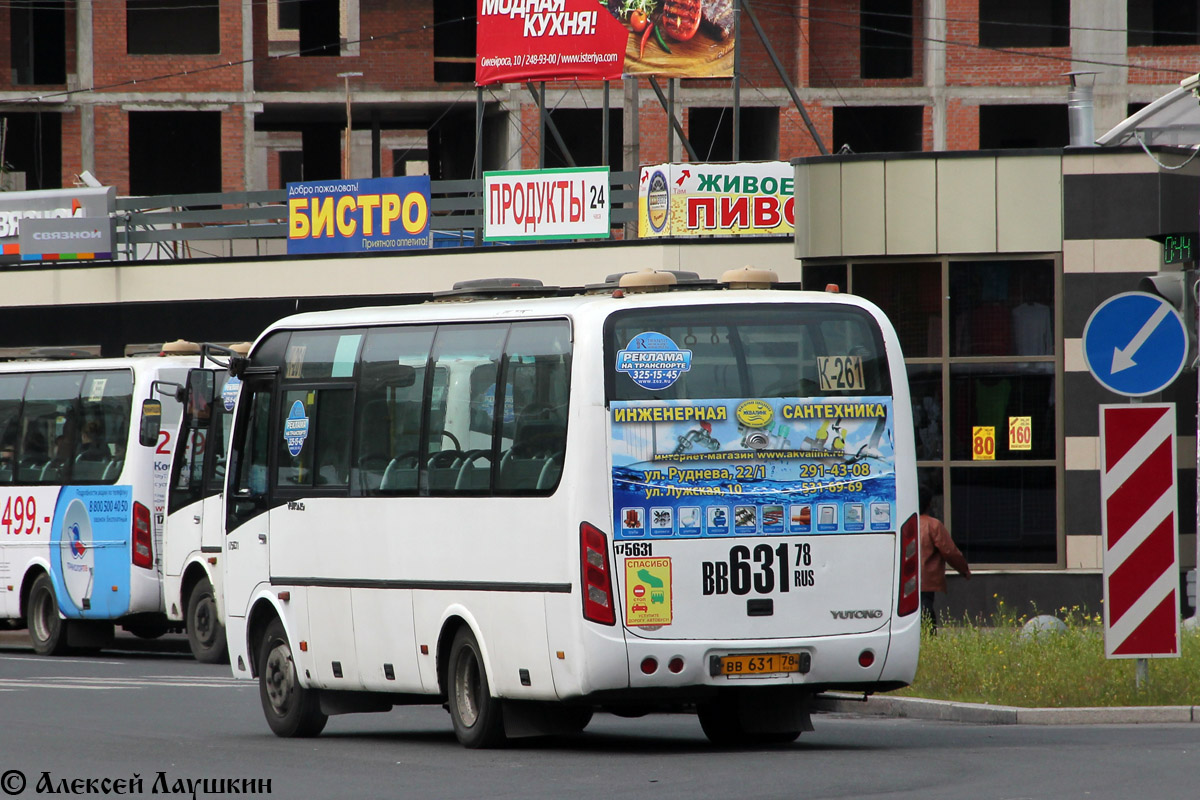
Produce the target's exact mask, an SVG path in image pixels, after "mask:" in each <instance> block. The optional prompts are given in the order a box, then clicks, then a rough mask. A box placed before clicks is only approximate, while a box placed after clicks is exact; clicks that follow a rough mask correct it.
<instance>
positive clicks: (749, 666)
mask: <svg viewBox="0 0 1200 800" xmlns="http://www.w3.org/2000/svg"><path fill="white" fill-rule="evenodd" d="M709 671H710V672H711V673H712V674H713V675H714V676H717V675H725V676H736V675H778V674H786V673H788V672H800V671H801V669H800V653H751V654H747V655H737V656H713V657H712V661H711V662H710V664H709Z"/></svg>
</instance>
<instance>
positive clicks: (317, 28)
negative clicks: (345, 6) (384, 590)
mask: <svg viewBox="0 0 1200 800" xmlns="http://www.w3.org/2000/svg"><path fill="white" fill-rule="evenodd" d="M295 2H296V6H297V10H296V16H297V17H298V19H299V28H300V55H302V56H339V55H341V49H342V47H341V42H342V17H341V8H340V6H339V4H338V0H295Z"/></svg>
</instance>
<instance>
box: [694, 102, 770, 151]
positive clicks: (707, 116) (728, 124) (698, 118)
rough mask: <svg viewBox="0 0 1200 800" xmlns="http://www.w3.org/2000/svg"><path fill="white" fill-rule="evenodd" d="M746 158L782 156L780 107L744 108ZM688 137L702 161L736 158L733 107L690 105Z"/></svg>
mask: <svg viewBox="0 0 1200 800" xmlns="http://www.w3.org/2000/svg"><path fill="white" fill-rule="evenodd" d="M740 119H741V137H740V138H741V142H740V143H739V144H740V147H739V149H740V153H739V154H738V157H739V159H741V160H742V161H774V160H775V159H777V158H779V109H778V108H743V109H742V110H741V116H740ZM687 131H688V140H689V141H690V142H691V143H692V147H694V148H695V149H696V154H697V155H698V156H700V160H701V161H732V160H733V109H732V108H726V107H720V108H704V107H697V106H692V107H690V108H688V127H687Z"/></svg>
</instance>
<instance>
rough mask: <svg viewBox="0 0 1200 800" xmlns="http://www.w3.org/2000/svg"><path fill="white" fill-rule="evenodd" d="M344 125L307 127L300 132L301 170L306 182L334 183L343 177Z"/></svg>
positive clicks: (332, 124) (314, 125) (333, 124)
mask: <svg viewBox="0 0 1200 800" xmlns="http://www.w3.org/2000/svg"><path fill="white" fill-rule="evenodd" d="M344 131H345V127H344V123H330V124H325V125H321V124H313V125H307V126H305V127H304V128H302V129H301V131H300V141H301V148H302V150H301V152H302V155H301V170H302V171H303V173H304V180H306V181H332V180H336V179H338V178H340V177H342V135H343V132H344Z"/></svg>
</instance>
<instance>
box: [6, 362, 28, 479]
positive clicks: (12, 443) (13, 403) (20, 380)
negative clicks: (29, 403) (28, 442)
mask: <svg viewBox="0 0 1200 800" xmlns="http://www.w3.org/2000/svg"><path fill="white" fill-rule="evenodd" d="M25 382H26V377H25V376H24V375H3V376H0V485H2V484H7V483H12V482H13V478H14V477H15V475H16V471H17V438H18V436H19V431H20V429H21V397H22V396H23V395H24V394H25Z"/></svg>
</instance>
